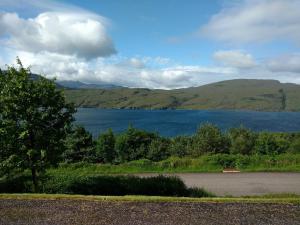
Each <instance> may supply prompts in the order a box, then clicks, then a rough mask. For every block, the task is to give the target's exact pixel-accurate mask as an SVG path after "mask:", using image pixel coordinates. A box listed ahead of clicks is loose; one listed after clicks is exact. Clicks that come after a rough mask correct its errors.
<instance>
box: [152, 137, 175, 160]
mask: <svg viewBox="0 0 300 225" xmlns="http://www.w3.org/2000/svg"><path fill="white" fill-rule="evenodd" d="M169 150H170V141H169V139H167V138H157V139H155V140H153V141H152V142H151V143H150V145H149V150H148V154H147V159H150V160H152V161H156V162H157V161H161V160H164V159H167V158H168V157H170V155H171V154H170V151H169Z"/></svg>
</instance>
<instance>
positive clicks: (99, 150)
mask: <svg viewBox="0 0 300 225" xmlns="http://www.w3.org/2000/svg"><path fill="white" fill-rule="evenodd" d="M115 143H116V139H115V135H114V133H113V131H112V130H111V129H109V130H108V131H107V132H105V133H102V134H100V136H99V137H98V139H97V143H96V154H97V158H98V161H100V162H104V163H112V162H114V161H115V160H116V157H117V153H116V150H115Z"/></svg>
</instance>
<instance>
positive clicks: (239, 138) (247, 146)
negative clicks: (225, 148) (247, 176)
mask: <svg viewBox="0 0 300 225" xmlns="http://www.w3.org/2000/svg"><path fill="white" fill-rule="evenodd" d="M228 136H229V138H230V142H231V146H230V153H233V154H251V153H252V152H253V149H254V145H255V140H256V134H255V133H253V132H252V131H251V130H249V129H247V128H245V127H242V126H241V127H238V128H231V129H230V130H229V132H228Z"/></svg>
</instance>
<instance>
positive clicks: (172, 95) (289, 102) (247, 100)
mask: <svg viewBox="0 0 300 225" xmlns="http://www.w3.org/2000/svg"><path fill="white" fill-rule="evenodd" d="M65 95H66V98H67V100H68V101H69V102H74V103H75V105H76V106H78V107H98V108H118V109H119V108H122V109H123V108H126V109H237V110H257V111H300V85H296V84H287V83H280V82H279V81H276V80H254V79H239V80H228V81H222V82H217V83H213V84H208V85H204V86H200V87H191V88H183V89H176V90H151V89H145V88H115V89H110V90H104V89H99V90H96V89H80V90H79V89H77V90H74V89H73V90H66V91H65Z"/></svg>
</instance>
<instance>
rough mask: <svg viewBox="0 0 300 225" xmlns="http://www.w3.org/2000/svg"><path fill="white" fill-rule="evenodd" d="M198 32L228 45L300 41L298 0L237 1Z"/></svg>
mask: <svg viewBox="0 0 300 225" xmlns="http://www.w3.org/2000/svg"><path fill="white" fill-rule="evenodd" d="M200 35H205V36H208V37H212V38H214V39H216V40H219V41H224V42H228V43H231V44H235V43H251V42H265V41H271V40H275V39H280V40H282V39H285V40H289V41H293V42H295V43H297V44H300V1H299V0H243V1H238V4H233V5H231V6H230V7H226V8H224V9H223V10H222V11H220V12H219V13H218V14H216V15H214V16H213V17H212V18H211V20H210V21H209V22H208V24H206V25H205V26H203V27H202V28H201V30H200Z"/></svg>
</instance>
